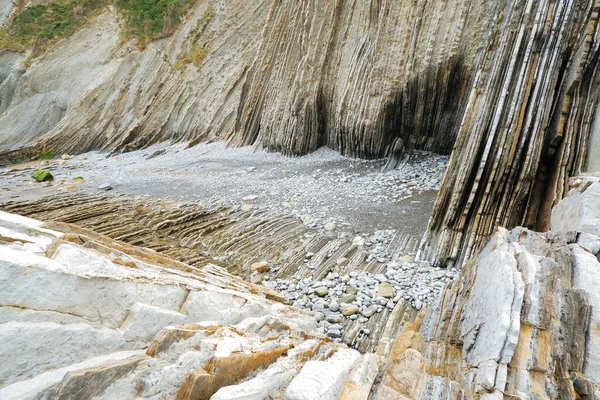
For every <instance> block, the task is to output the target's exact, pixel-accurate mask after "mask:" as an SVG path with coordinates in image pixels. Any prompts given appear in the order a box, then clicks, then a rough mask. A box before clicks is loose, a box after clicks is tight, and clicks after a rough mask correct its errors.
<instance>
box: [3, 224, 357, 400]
mask: <svg viewBox="0 0 600 400" xmlns="http://www.w3.org/2000/svg"><path fill="white" fill-rule="evenodd" d="M40 225H41V224H40V223H38V222H37V221H33V220H30V219H27V218H23V217H18V216H14V215H11V214H7V213H0V228H1V229H2V236H1V239H0V286H1V287H2V289H3V290H2V291H0V292H1V294H0V338H1V340H0V356H1V357H2V359H3V362H2V363H1V365H0V382H1V383H0V398H11V399H13V398H14V399H30V398H31V399H33V398H40V397H44V396H46V397H47V398H57V399H62V398H65V399H66V398H92V397H95V396H96V397H95V398H99V399H121V398H124V397H127V396H134V395H135V396H138V395H139V396H141V397H144V398H145V397H153V396H156V395H157V394H158V393H162V394H164V395H165V396H171V397H172V398H174V397H175V396H179V398H206V399H208V398H209V397H210V396H212V395H213V394H215V393H217V392H219V390H220V389H221V388H224V387H228V386H231V385H234V386H232V388H231V389H227V390H224V391H220V392H219V393H220V394H218V395H217V397H215V398H245V397H244V396H246V395H250V396H261V393H262V396H266V395H271V394H273V393H274V392H277V391H279V392H280V394H281V396H283V393H284V391H285V389H286V388H287V386H288V384H289V382H290V381H291V380H292V379H293V378H294V376H295V375H296V374H297V373H298V372H299V371H300V370H301V369H302V366H303V365H304V363H305V362H306V361H308V360H311V359H313V358H315V357H317V358H318V359H320V360H327V359H328V358H329V356H330V355H331V354H333V353H335V352H336V351H338V350H340V349H341V350H342V351H346V352H348V351H350V350H347V349H346V350H344V349H342V348H341V347H340V346H339V345H337V344H334V343H333V342H331V341H330V339H327V338H326V337H325V336H324V335H319V334H317V333H315V332H314V329H315V321H314V319H313V318H312V317H311V316H309V315H306V314H302V313H300V312H298V310H296V309H294V308H292V307H289V306H287V305H284V304H282V303H279V302H275V301H272V300H268V299H267V297H270V298H277V296H276V295H274V294H273V293H271V291H270V290H268V289H265V288H260V287H256V286H254V285H251V284H249V283H245V282H243V281H242V280H240V279H239V278H235V277H233V276H231V275H229V274H227V273H226V272H225V271H224V270H222V269H220V268H218V267H215V266H207V267H205V268H203V269H196V268H192V267H190V266H186V265H185V264H182V263H178V262H175V261H173V260H170V259H168V258H167V257H164V256H162V255H160V254H158V253H154V252H151V251H149V250H145V249H140V248H136V247H133V246H128V245H125V244H124V243H120V242H114V241H111V240H110V239H107V238H106V237H102V236H100V235H97V234H94V233H93V232H90V231H86V234H87V235H90V236H86V235H84V234H83V233H82V232H83V231H79V232H77V233H75V232H73V231H67V232H64V233H61V232H58V231H51V230H48V229H44V228H41V227H40ZM72 229H75V228H72ZM75 231H77V229H75ZM25 237H26V238H27V240H26V241H25V240H24V238H25ZM83 243H86V246H83ZM115 256H116V257H117V258H119V259H120V260H121V261H122V262H120V263H118V264H117V263H113V262H112V261H111V257H115ZM130 264H131V265H135V268H132V267H128V266H127V265H130ZM203 320H209V321H210V320H212V321H213V322H200V321H203ZM238 322H239V323H238ZM223 324H237V325H235V326H234V327H233V326H230V327H227V326H223ZM145 348H147V349H148V350H147V351H145V350H142V349H145ZM320 352H322V353H320ZM15 354H19V356H18V357H14V355H15ZM342 354H343V353H342ZM350 354H358V352H356V351H354V350H352V351H351V353H350ZM333 360H334V361H331V362H332V363H333V364H331V365H338V364H335V360H336V359H335V358H334V359H333ZM344 360H345V361H348V359H344ZM320 362H325V361H320ZM328 362H329V361H328ZM350 365H351V364H350ZM348 368H350V366H348ZM257 372H258V374H257V375H256V376H255V377H253V378H252V379H253V380H254V381H253V383H252V382H251V381H250V380H246V378H247V377H248V376H250V375H252V374H255V373H257ZM346 376H347V374H346V375H344V376H343V377H342V378H341V379H340V385H342V384H343V383H344V381H345V378H346ZM243 380H245V382H244V383H242V384H240V385H241V386H238V387H235V385H236V384H237V383H238V382H239V381H243ZM340 388H341V386H340ZM236 396H237V397H236ZM239 396H242V397H239Z"/></svg>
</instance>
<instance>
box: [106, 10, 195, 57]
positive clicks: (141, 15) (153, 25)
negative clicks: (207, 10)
mask: <svg viewBox="0 0 600 400" xmlns="http://www.w3.org/2000/svg"><path fill="white" fill-rule="evenodd" d="M194 3H195V0H117V6H118V7H119V8H120V9H121V10H122V11H123V14H124V15H125V20H126V28H125V37H126V38H129V37H131V36H134V37H137V38H139V39H140V45H142V46H144V45H145V44H147V43H148V42H149V41H150V40H152V39H158V38H161V37H165V36H169V35H171V34H172V33H173V32H174V31H175V29H176V28H177V26H178V25H179V23H180V22H181V19H182V18H183V17H184V15H185V14H186V13H187V11H188V10H189V9H190V7H191V6H192V5H193V4H194Z"/></svg>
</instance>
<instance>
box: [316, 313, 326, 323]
mask: <svg viewBox="0 0 600 400" xmlns="http://www.w3.org/2000/svg"><path fill="white" fill-rule="evenodd" d="M314 318H315V320H316V321H317V322H321V321H323V320H324V319H325V314H323V313H322V312H320V311H317V312H316V313H315V315H314Z"/></svg>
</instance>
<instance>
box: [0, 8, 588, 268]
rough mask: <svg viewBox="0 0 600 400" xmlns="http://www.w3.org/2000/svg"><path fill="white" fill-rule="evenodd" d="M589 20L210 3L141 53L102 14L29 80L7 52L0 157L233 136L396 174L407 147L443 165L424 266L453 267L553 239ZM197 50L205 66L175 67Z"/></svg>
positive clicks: (582, 94)
mask: <svg viewBox="0 0 600 400" xmlns="http://www.w3.org/2000/svg"><path fill="white" fill-rule="evenodd" d="M599 7H600V6H599V4H598V2H597V0H573V1H562V0H561V1H547V0H528V1H525V2H522V1H509V0H506V1H485V0H474V1H433V0H428V1H425V0H424V1H418V2H415V1H389V0H369V1H358V0H351V1H346V0H334V1H327V2H323V1H317V0H311V1H298V0H293V1H286V2H278V1H272V0H262V1H245V0H244V1H239V0H236V1H229V2H222V1H217V0H213V1H206V2H198V3H197V4H196V5H195V6H194V7H192V9H191V10H190V12H189V13H188V15H187V17H186V19H185V20H184V21H183V23H182V24H181V26H179V27H178V29H176V31H175V33H174V34H173V35H172V36H171V37H169V38H164V39H161V40H158V41H155V42H153V43H150V45H149V46H148V47H147V48H145V49H144V50H139V49H138V48H137V47H136V46H135V44H134V43H132V42H128V43H124V44H123V43H118V39H119V29H120V28H119V24H118V22H119V19H120V16H119V13H118V11H117V10H115V9H112V8H111V9H109V10H107V11H106V12H105V13H104V14H103V15H101V16H99V17H98V18H96V19H95V20H94V21H92V22H91V23H89V24H88V25H86V26H84V27H82V28H81V30H80V32H77V33H76V34H75V35H73V36H72V37H70V38H68V39H65V40H63V41H61V42H59V43H58V44H57V45H55V46H54V47H53V48H52V49H50V51H49V52H48V53H46V54H45V55H43V56H41V57H39V58H37V59H35V60H30V61H31V65H30V66H29V67H28V68H27V69H25V68H23V66H22V65H23V62H24V60H25V58H24V56H20V55H18V54H17V53H11V52H7V51H4V52H3V53H1V54H0V112H1V114H0V147H1V148H4V149H10V148H13V147H15V146H26V145H32V144H35V143H37V144H40V145H43V144H45V145H48V146H54V147H55V148H56V149H57V151H59V152H62V151H68V152H80V151H85V150H91V149H108V150H114V149H117V150H119V151H121V150H124V151H126V150H128V149H132V148H139V147H143V146H147V145H150V144H153V143H156V142H159V141H164V140H177V141H191V142H192V144H193V143H196V142H198V141H203V140H211V139H214V138H227V139H228V140H230V141H231V142H232V143H235V144H238V145H249V144H257V145H261V146H265V147H267V148H269V149H273V150H277V151H281V152H283V153H286V154H290V155H297V154H305V153H307V152H310V151H313V150H315V149H316V148H318V147H319V146H323V145H326V146H329V147H331V148H334V149H336V150H338V151H340V152H341V153H343V154H345V155H350V156H355V157H364V158H372V157H389V158H390V166H394V165H395V164H396V162H397V161H398V160H399V159H400V158H401V156H402V154H403V151H404V149H405V148H407V147H416V148H420V149H426V150H432V151H436V152H440V153H445V154H448V153H450V151H451V150H452V149H453V150H452V152H453V157H452V161H451V163H450V165H449V167H448V173H447V176H446V181H445V184H444V186H443V188H442V191H441V193H440V195H439V198H438V201H437V204H436V207H435V211H434V214H433V216H432V220H431V225H430V234H429V237H428V241H427V245H426V247H425V252H424V254H425V255H426V256H427V257H428V258H430V259H433V260H434V261H436V262H437V263H439V264H452V263H459V264H460V263H462V262H463V261H464V260H466V259H468V258H469V257H470V256H471V255H473V254H474V252H475V251H476V250H477V248H478V246H479V245H480V244H481V243H482V241H483V240H484V239H485V238H486V237H487V236H488V235H489V234H491V232H493V230H494V228H495V227H496V226H506V227H514V226H517V225H524V226H529V227H536V228H538V229H542V228H546V227H547V226H548V219H549V212H550V209H551V208H552V206H553V205H554V204H556V202H557V201H558V200H559V199H560V198H562V197H563V196H564V194H565V190H566V179H567V177H568V176H571V175H574V174H577V173H579V172H580V171H581V170H582V168H583V167H584V164H585V160H586V159H587V158H588V157H587V154H586V152H587V149H588V147H589V143H588V142H589V138H590V134H589V133H590V130H591V127H592V126H593V123H594V118H593V117H594V112H595V109H596V105H597V104H596V103H597V98H598V87H599V85H598V77H597V73H596V69H597V64H598V56H599V54H600V53H599V51H598V29H597V20H598V8H599ZM90 37H91V38H94V37H101V38H102V40H90V39H89V38H90ZM69 49H73V50H69ZM194 49H196V51H200V50H201V51H200V53H201V54H202V59H199V60H197V62H195V63H189V64H185V63H183V61H182V60H183V59H185V57H186V55H188V54H190V52H192V51H193V50H194ZM198 49H200V50H198ZM96 50H97V51H96ZM73 65H77V66H81V67H80V68H79V67H78V68H73ZM42 77H43V79H42ZM4 158H6V154H5V155H4Z"/></svg>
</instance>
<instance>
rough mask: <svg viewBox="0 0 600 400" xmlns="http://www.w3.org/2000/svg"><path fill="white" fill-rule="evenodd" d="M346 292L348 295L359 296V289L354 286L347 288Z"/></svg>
mask: <svg viewBox="0 0 600 400" xmlns="http://www.w3.org/2000/svg"><path fill="white" fill-rule="evenodd" d="M345 292H346V293H347V294H351V295H356V294H358V289H357V288H355V287H353V286H346V288H345Z"/></svg>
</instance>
